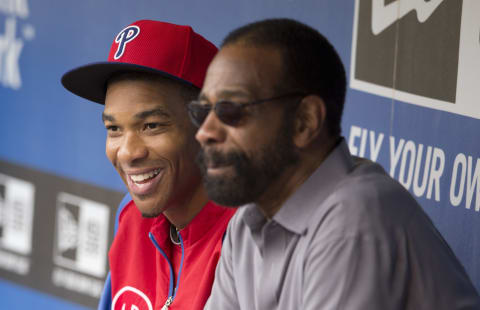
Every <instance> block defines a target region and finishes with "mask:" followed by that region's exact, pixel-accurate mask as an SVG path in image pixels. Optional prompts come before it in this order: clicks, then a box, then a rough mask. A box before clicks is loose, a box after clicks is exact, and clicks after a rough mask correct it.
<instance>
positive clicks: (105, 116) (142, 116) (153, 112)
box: [102, 108, 170, 123]
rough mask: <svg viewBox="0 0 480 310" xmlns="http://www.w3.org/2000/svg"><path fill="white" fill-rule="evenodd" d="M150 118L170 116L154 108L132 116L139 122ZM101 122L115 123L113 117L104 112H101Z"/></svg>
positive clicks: (161, 109)
mask: <svg viewBox="0 0 480 310" xmlns="http://www.w3.org/2000/svg"><path fill="white" fill-rule="evenodd" d="M150 116H161V117H165V118H170V114H169V113H168V112H167V110H165V109H163V108H155V109H152V110H146V111H142V112H140V113H137V114H135V115H134V117H135V118H137V119H140V120H143V119H146V118H147V117H150ZM102 121H103V122H104V123H105V121H109V122H115V117H113V116H112V115H110V114H106V113H105V112H103V113H102Z"/></svg>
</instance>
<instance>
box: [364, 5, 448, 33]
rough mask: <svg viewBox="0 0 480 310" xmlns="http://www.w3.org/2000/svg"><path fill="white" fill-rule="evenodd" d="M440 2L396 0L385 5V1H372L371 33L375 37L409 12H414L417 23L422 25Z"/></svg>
mask: <svg viewBox="0 0 480 310" xmlns="http://www.w3.org/2000/svg"><path fill="white" fill-rule="evenodd" d="M442 1H443V0H433V1H429V2H425V1H423V0H422V1H418V0H403V1H401V0H396V1H394V2H392V3H389V4H385V0H372V32H373V34H375V35H377V34H379V33H381V32H382V31H384V30H385V29H387V28H388V27H389V26H391V25H392V24H393V23H395V22H396V21H397V20H399V19H401V18H403V17H404V16H405V15H407V14H408V13H410V12H411V11H416V13H417V19H418V21H419V22H421V23H423V22H425V21H426V20H427V19H428V18H429V17H430V16H431V15H432V14H433V12H434V11H435V9H436V8H437V7H438V6H439V5H440V4H441V3H442ZM400 4H401V5H400Z"/></svg>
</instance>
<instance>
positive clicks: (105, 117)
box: [102, 112, 115, 123]
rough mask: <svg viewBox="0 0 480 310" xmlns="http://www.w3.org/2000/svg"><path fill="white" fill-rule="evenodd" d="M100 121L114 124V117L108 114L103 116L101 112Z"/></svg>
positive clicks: (103, 113)
mask: <svg viewBox="0 0 480 310" xmlns="http://www.w3.org/2000/svg"><path fill="white" fill-rule="evenodd" d="M102 121H103V122H104V123H105V121H109V122H114V121H115V117H113V116H111V115H109V114H105V112H102Z"/></svg>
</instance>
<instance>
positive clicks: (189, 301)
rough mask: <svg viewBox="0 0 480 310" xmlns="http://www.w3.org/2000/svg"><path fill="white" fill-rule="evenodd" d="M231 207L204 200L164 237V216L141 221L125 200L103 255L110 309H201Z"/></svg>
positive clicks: (165, 230) (132, 204)
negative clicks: (175, 237)
mask: <svg viewBox="0 0 480 310" xmlns="http://www.w3.org/2000/svg"><path fill="white" fill-rule="evenodd" d="M234 213H235V209H232V208H226V207H221V206H218V205H216V204H214V203H213V202H208V203H207V204H206V205H205V206H204V207H203V209H202V210H201V211H200V212H199V213H198V214H197V216H195V218H194V219H193V220H192V221H191V222H190V223H189V224H188V225H187V226H186V227H185V228H183V229H182V230H180V232H179V234H180V237H181V241H182V242H181V244H180V245H175V244H173V242H172V241H171V238H170V222H169V221H168V220H167V219H166V218H165V216H163V215H160V216H158V217H155V218H143V217H142V215H141V214H140V212H139V211H138V209H137V207H136V206H135V203H134V202H133V201H130V202H129V203H128V204H127V205H126V206H125V208H124V209H123V210H122V211H121V213H120V216H119V226H118V231H117V234H116V235H115V239H114V241H113V245H112V247H111V248H110V252H109V261H110V270H111V283H112V295H111V296H112V297H113V298H112V308H111V309H112V310H153V309H162V307H164V306H165V303H166V302H167V299H170V301H171V304H170V305H169V307H168V308H166V309H170V310H175V309H183V310H185V309H189V310H190V309H192V310H195V309H203V307H204V305H205V303H206V301H207V299H208V297H209V296H210V291H211V287H212V284H213V279H214V276H215V268H216V266H217V262H218V259H219V257H220V250H221V246H222V239H223V236H224V233H225V230H226V228H227V225H228V221H229V220H230V218H231V217H232V216H233V214H234Z"/></svg>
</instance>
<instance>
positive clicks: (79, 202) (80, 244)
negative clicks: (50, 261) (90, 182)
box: [54, 193, 110, 277]
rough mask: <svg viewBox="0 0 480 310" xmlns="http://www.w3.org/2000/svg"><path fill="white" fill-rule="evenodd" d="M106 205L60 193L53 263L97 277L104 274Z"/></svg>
mask: <svg viewBox="0 0 480 310" xmlns="http://www.w3.org/2000/svg"><path fill="white" fill-rule="evenodd" d="M109 219H110V209H109V208H108V206H107V205H104V204H101V203H98V202H95V201H92V200H88V199H84V198H81V197H77V196H74V195H71V194H67V193H60V194H59V195H58V199H57V217H56V234H55V253H54V259H55V263H56V264H58V265H59V266H63V267H67V268H70V269H73V270H76V271H79V272H83V273H86V274H89V275H92V276H96V277H103V276H104V275H105V272H106V271H105V262H106V257H107V246H108V222H109Z"/></svg>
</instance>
